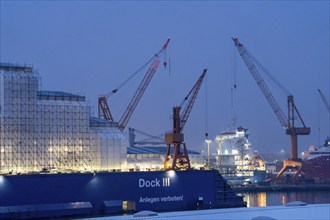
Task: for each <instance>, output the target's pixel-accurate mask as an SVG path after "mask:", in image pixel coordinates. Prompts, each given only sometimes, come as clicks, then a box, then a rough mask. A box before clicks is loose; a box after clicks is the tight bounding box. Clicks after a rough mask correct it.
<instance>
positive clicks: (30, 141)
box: [0, 63, 127, 174]
mask: <svg viewBox="0 0 330 220" xmlns="http://www.w3.org/2000/svg"><path fill="white" fill-rule="evenodd" d="M40 88H41V80H40V76H39V73H38V71H36V70H34V69H33V68H31V67H28V66H20V65H13V64H9V63H0V137H1V138H0V161H1V163H0V173H12V174H16V173H31V172H41V171H42V172H75V171H79V172H83V171H95V170H96V171H112V170H118V169H121V168H125V167H126V161H127V159H126V152H127V141H126V137H125V135H124V133H123V132H121V131H120V130H119V129H118V126H117V123H115V122H110V121H106V120H102V119H98V118H93V117H91V107H90V106H89V104H88V102H87V101H86V99H85V97H84V96H81V95H75V94H70V93H66V92H58V91H43V90H40Z"/></svg>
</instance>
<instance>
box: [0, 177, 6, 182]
mask: <svg viewBox="0 0 330 220" xmlns="http://www.w3.org/2000/svg"><path fill="white" fill-rule="evenodd" d="M4 182H5V177H4V176H0V184H2V183H4Z"/></svg>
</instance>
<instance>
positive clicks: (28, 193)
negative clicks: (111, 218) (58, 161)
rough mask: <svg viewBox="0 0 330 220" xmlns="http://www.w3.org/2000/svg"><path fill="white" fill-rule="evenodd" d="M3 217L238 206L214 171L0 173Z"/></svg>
mask: <svg viewBox="0 0 330 220" xmlns="http://www.w3.org/2000/svg"><path fill="white" fill-rule="evenodd" d="M0 181H1V182H0V214H1V215H2V217H13V218H18V217H23V218H27V217H31V218H34V217H54V216H55V217H59V216H66V215H81V214H85V215H86V214H88V215H99V214H106V213H124V212H125V211H130V212H136V211H141V210H152V211H168V210H189V209H190V210H191V209H203V208H221V207H241V206H244V203H243V200H242V198H240V197H237V196H236V194H235V193H234V192H233V190H232V189H231V188H230V187H229V185H228V184H227V183H226V181H225V180H224V179H223V178H222V176H221V175H220V174H219V173H218V172H217V171H215V170H190V171H177V172H169V171H168V172H166V171H155V172H118V173H115V172H114V173H75V174H30V175H7V176H1V180H0Z"/></svg>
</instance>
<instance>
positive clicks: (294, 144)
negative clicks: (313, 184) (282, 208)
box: [232, 38, 310, 177]
mask: <svg viewBox="0 0 330 220" xmlns="http://www.w3.org/2000/svg"><path fill="white" fill-rule="evenodd" d="M232 40H233V41H234V44H235V46H236V47H237V50H238V52H239V54H240V56H241V57H242V59H243V61H244V63H245V65H246V66H247V68H248V69H249V71H250V73H251V74H252V76H253V78H254V79H255V81H256V83H257V84H258V86H259V88H260V90H261V91H262V93H263V95H264V96H265V98H266V100H267V101H268V103H269V105H270V106H271V108H272V110H273V111H274V113H275V115H276V117H277V119H278V120H279V122H280V123H281V125H282V127H283V128H284V130H285V133H286V134H287V135H289V136H290V138H291V149H290V150H291V154H290V158H289V160H285V161H283V168H282V169H281V171H280V172H279V173H278V176H277V177H279V176H280V175H282V173H284V172H285V171H286V170H287V169H288V168H294V169H300V168H301V166H302V164H301V160H300V159H299V158H298V138H297V136H298V135H309V134H310V128H309V127H306V125H305V123H304V121H303V119H302V117H301V115H300V113H299V111H298V109H297V107H296V105H295V104H294V98H293V95H289V96H288V98H287V102H288V117H286V116H285V114H284V112H283V111H282V109H281V108H280V107H279V105H278V103H277V102H276V100H275V98H274V96H273V94H272V93H271V92H270V90H269V88H268V86H267V85H266V83H265V81H264V80H263V78H262V77H261V75H260V73H259V71H258V69H257V67H256V65H255V64H254V62H253V60H252V58H251V56H250V55H249V53H248V52H247V51H246V49H245V48H244V46H243V44H241V43H240V42H239V41H238V39H237V38H232ZM296 114H297V116H298V118H299V119H300V121H301V123H302V125H303V127H296V125H295V119H296Z"/></svg>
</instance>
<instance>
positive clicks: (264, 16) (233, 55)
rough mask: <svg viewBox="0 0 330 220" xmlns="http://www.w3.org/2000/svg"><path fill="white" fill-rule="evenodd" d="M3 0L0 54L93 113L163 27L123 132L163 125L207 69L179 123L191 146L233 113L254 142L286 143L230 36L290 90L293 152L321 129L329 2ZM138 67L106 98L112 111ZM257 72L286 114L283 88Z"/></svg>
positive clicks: (120, 106)
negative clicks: (302, 131)
mask: <svg viewBox="0 0 330 220" xmlns="http://www.w3.org/2000/svg"><path fill="white" fill-rule="evenodd" d="M0 7H1V8H0V22H1V23H0V25H1V26H0V61H1V62H9V63H17V64H21V65H24V64H28V65H32V66H33V67H34V68H35V69H37V70H38V71H39V74H40V76H41V79H42V87H41V89H43V90H55V91H65V92H72V93H79V94H83V95H86V98H87V100H89V102H90V104H91V106H92V107H93V115H94V116H97V98H98V96H99V95H103V94H106V93H108V92H110V91H111V90H113V89H115V88H116V87H118V86H119V85H120V84H121V83H122V82H123V81H124V80H126V79H127V78H128V77H129V76H131V75H132V74H133V73H134V72H135V71H136V70H137V69H139V68H140V67H141V66H142V65H143V64H144V63H145V62H146V61H147V60H149V59H150V58H151V57H152V56H153V55H154V54H155V53H156V52H158V51H159V50H160V49H161V47H162V45H163V44H164V43H165V41H166V40H167V38H168V37H170V38H171V41H170V43H169V48H168V51H167V59H170V68H168V67H167V69H164V66H163V65H162V63H163V58H165V57H162V61H161V65H160V66H159V68H158V71H157V72H156V75H155V76H154V78H153V80H152V81H151V83H150V85H149V87H148V88H147V90H146V92H145V94H144V96H143V97H142V99H141V101H140V103H139V105H138V106H137V109H136V110H135V112H134V114H133V116H132V118H131V120H130V121H129V123H128V125H127V127H126V131H127V128H128V127H133V128H136V129H138V130H142V131H144V132H146V133H149V134H153V135H159V134H163V133H165V132H166V131H170V130H171V128H172V120H171V114H172V107H173V106H175V105H179V104H180V103H181V101H182V100H183V98H184V97H185V96H186V95H187V93H188V91H189V90H190V89H191V88H192V86H193V84H194V83H195V82H196V80H197V78H198V77H199V75H200V74H201V73H202V72H203V69H204V68H207V69H208V71H207V78H206V79H205V81H204V83H203V86H202V88H201V90H200V92H199V95H198V97H197V100H196V102H195V105H194V107H193V109H192V112H191V115H190V117H189V119H188V122H187V124H186V126H185V129H184V134H185V140H186V142H187V146H188V148H190V149H193V150H198V151H200V150H205V148H206V147H205V143H204V139H205V132H208V133H209V137H210V138H211V139H213V140H214V138H215V136H216V135H217V134H219V133H220V132H223V131H228V129H229V128H230V124H231V121H232V119H233V118H236V126H243V127H245V128H247V129H249V133H250V137H249V138H250V141H251V142H252V144H253V146H254V147H255V149H256V150H258V151H259V152H261V153H270V152H274V153H276V152H279V151H280V150H281V149H284V150H285V151H287V152H289V145H290V138H289V136H287V135H285V132H284V129H283V128H282V127H281V124H280V123H279V121H278V120H277V118H276V116H275V114H274V112H273V111H272V109H271V108H270V106H269V104H268V103H267V101H266V99H265V97H264V96H263V94H262V93H261V91H260V89H259V87H258V86H257V84H256V82H255V81H254V79H253V78H252V76H251V74H250V73H249V71H248V69H247V68H246V66H245V64H244V63H243V61H242V59H241V57H240V56H239V55H238V53H237V50H236V48H235V46H234V44H233V42H232V40H231V37H237V38H238V39H239V40H240V42H241V43H243V44H244V45H245V47H246V48H247V49H248V50H249V52H250V53H251V54H253V56H254V57H255V58H256V59H258V61H259V62H260V63H261V64H262V65H263V66H264V67H265V68H266V69H267V70H268V72H269V73H271V74H272V75H273V76H274V77H275V78H276V79H277V80H278V81H279V82H280V83H281V84H282V85H283V86H284V87H285V88H286V89H287V90H288V91H289V92H290V93H291V94H293V95H294V98H295V104H296V106H297V107H298V109H299V111H300V114H301V115H302V117H303V119H304V121H305V123H306V124H307V126H310V127H311V134H310V135H309V136H299V137H298V144H299V149H298V150H299V152H301V151H303V150H306V149H307V148H308V146H310V145H317V144H321V143H323V141H324V140H325V138H326V137H327V136H329V133H330V131H329V129H330V125H329V123H330V118H329V113H328V111H327V110H326V108H325V106H324V104H323V103H322V101H321V99H320V97H319V95H318V93H317V89H318V88H319V89H321V91H322V92H323V93H324V94H325V96H326V97H327V99H328V100H329V97H330V72H329V69H330V66H329V59H330V57H329V50H330V49H329V48H330V46H329V41H330V40H329V39H330V37H329V30H330V24H329V20H330V18H329V11H330V6H329V1H265V2H261V1H191V2H189V1H169V2H166V1H138V2H133V1H124V2H120V1H68V2H67V1H59V2H57V1H44V2H42V1H13V2H12V1H3V0H1V1H0ZM145 72H146V70H145ZM145 72H142V73H141V74H140V75H139V76H137V78H136V79H134V81H135V82H131V83H130V84H128V85H127V87H126V88H122V90H120V91H118V93H117V94H115V95H113V96H111V97H110V99H109V100H108V103H109V105H110V108H111V111H112V112H113V115H114V118H115V119H117V120H119V118H120V117H121V115H122V114H123V112H124V109H125V104H127V103H128V102H129V99H130V98H131V97H132V96H133V94H134V92H135V90H136V88H137V86H138V84H139V82H140V81H141V80H142V77H143V75H144V74H145ZM264 79H265V81H266V83H267V85H268V86H269V88H270V90H271V91H272V93H273V95H274V97H275V99H276V100H277V102H278V103H279V105H280V106H281V108H282V110H283V112H284V113H285V114H287V105H286V102H287V97H286V96H287V94H284V93H283V92H281V90H279V89H278V87H276V86H275V83H274V82H272V81H270V80H268V78H267V77H266V76H264ZM234 85H236V89H235V90H234V89H233V87H234ZM231 91H233V94H232V93H231ZM232 95H233V96H232ZM231 97H233V98H231ZM297 123H298V122H297ZM298 125H299V126H300V125H301V124H299V123H298Z"/></svg>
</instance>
